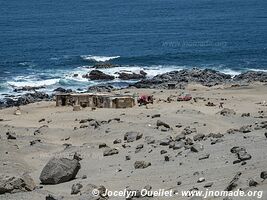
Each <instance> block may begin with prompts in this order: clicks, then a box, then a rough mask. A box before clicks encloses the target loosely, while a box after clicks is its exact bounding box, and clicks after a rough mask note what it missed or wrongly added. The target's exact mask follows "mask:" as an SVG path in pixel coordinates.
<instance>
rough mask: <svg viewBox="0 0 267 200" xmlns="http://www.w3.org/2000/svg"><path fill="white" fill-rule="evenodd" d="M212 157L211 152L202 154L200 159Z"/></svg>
mask: <svg viewBox="0 0 267 200" xmlns="http://www.w3.org/2000/svg"><path fill="white" fill-rule="evenodd" d="M209 157H210V154H204V155H201V156H200V157H199V158H198V160H205V159H208V158H209Z"/></svg>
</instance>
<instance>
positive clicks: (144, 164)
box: [134, 161, 151, 169]
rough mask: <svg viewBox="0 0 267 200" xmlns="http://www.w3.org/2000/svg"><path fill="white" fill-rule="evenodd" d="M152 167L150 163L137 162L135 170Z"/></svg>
mask: <svg viewBox="0 0 267 200" xmlns="http://www.w3.org/2000/svg"><path fill="white" fill-rule="evenodd" d="M149 166H151V163H150V162H146V161H136V162H135V163H134V168H135V169H145V168H147V167H149Z"/></svg>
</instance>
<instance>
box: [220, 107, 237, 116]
mask: <svg viewBox="0 0 267 200" xmlns="http://www.w3.org/2000/svg"><path fill="white" fill-rule="evenodd" d="M218 114H220V115H222V116H231V115H235V114H236V112H235V111H234V110H233V109H229V108H224V109H222V110H221V111H220V112H218Z"/></svg>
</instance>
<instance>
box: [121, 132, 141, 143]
mask: <svg viewBox="0 0 267 200" xmlns="http://www.w3.org/2000/svg"><path fill="white" fill-rule="evenodd" d="M142 137H143V134H142V133H139V132H134V131H131V132H127V133H125V135H124V140H126V141H127V142H134V141H136V140H139V139H141V138H142Z"/></svg>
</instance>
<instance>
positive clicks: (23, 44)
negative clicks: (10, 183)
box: [0, 0, 267, 94]
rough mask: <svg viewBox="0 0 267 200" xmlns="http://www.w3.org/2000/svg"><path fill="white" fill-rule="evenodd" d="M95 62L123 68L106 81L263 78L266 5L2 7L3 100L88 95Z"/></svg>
mask: <svg viewBox="0 0 267 200" xmlns="http://www.w3.org/2000/svg"><path fill="white" fill-rule="evenodd" d="M112 58H113V59H112ZM109 59H110V60H109ZM100 60H102V61H104V60H109V62H112V63H115V64H120V65H122V67H121V68H114V69H109V70H105V72H107V73H111V74H112V73H115V72H117V71H119V70H123V69H129V70H140V69H145V71H147V72H148V74H149V75H150V76H153V75H155V74H158V73H163V72H166V71H170V70H173V69H182V68H191V67H203V68H212V69H218V70H221V71H224V72H227V73H231V74H233V75H234V74H236V73H239V72H241V71H245V70H249V69H252V70H267V1H266V0H134V1H133V0H113V1H107V0H97V1H93V0H76V1H65V0H42V1H36V0H19V1H18V0H8V1H7V0H0V69H1V73H0V93H2V94H3V93H7V92H10V91H11V90H12V87H11V85H12V86H25V85H30V86H34V85H35V86H36V85H44V84H45V85H47V90H52V89H53V88H55V87H58V86H63V87H72V88H81V89H86V88H87V87H88V86H89V85H91V84H96V83H95V82H90V81H88V80H85V79H83V78H82V77H81V75H82V74H84V73H86V72H88V71H89V69H88V67H90V66H92V65H93V64H94V63H95V62H96V61H100ZM74 73H78V74H79V75H80V76H79V77H77V78H73V77H72V75H73V74H74ZM113 82H114V83H116V84H117V85H120V84H123V83H122V82H120V80H117V79H116V80H115V81H113Z"/></svg>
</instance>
